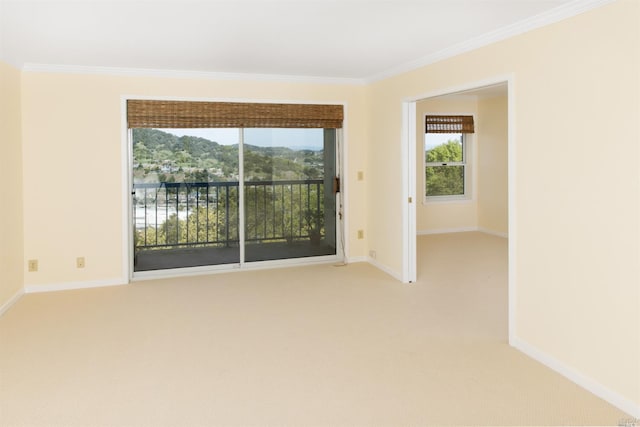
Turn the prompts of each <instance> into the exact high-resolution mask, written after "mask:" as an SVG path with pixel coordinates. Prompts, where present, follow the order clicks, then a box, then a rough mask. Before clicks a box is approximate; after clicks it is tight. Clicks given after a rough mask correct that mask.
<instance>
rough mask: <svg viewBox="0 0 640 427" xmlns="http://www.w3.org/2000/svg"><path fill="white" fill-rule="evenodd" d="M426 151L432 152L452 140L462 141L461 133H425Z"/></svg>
mask: <svg viewBox="0 0 640 427" xmlns="http://www.w3.org/2000/svg"><path fill="white" fill-rule="evenodd" d="M424 135H425V137H424V149H425V150H431V149H432V148H435V147H437V146H438V145H440V144H444V143H446V142H447V141H449V140H450V139H456V140H458V141H459V140H460V134H459V133H425V134H424Z"/></svg>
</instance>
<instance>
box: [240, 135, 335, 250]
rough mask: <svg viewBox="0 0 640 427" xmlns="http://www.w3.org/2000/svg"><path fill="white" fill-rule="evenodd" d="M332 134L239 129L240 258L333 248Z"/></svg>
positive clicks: (333, 155)
mask: <svg viewBox="0 0 640 427" xmlns="http://www.w3.org/2000/svg"><path fill="white" fill-rule="evenodd" d="M335 135H336V131H335V129H326V130H325V129H279V128H278V129H269V128H266V129H263V128H258V129H246V130H245V131H244V143H243V166H244V168H243V169H244V182H243V187H244V199H243V200H244V204H243V206H244V210H243V212H244V224H245V226H244V230H245V235H244V242H245V245H244V255H245V256H244V261H246V262H252V261H267V260H274V259H288V258H300V257H310V256H320V255H335V254H336V233H335V222H336V205H335V193H334V188H333V182H334V176H335V148H334V147H335Z"/></svg>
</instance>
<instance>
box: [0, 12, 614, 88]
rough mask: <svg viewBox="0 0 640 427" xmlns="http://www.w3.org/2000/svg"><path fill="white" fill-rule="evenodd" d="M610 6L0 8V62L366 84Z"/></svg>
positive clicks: (23, 65) (22, 64)
mask: <svg viewBox="0 0 640 427" xmlns="http://www.w3.org/2000/svg"><path fill="white" fill-rule="evenodd" d="M606 1H607V0H422V1H417V0H209V1H204V0H200V1H198V0H129V1H125V0H75V1H71V0H67V1H61V0H0V58H1V59H3V60H4V61H6V62H9V63H11V64H14V65H16V66H18V67H29V66H33V65H34V64H40V65H41V64H47V65H56V66H82V67H114V68H126V69H148V70H172V71H175V70H181V71H198V72H215V73H249V74H260V75H286V76H299V77H321V78H335V79H358V80H367V79H369V80H371V79H375V78H376V77H379V76H384V75H390V74H393V73H395V72H398V71H404V70H405V69H411V68H415V66H418V65H423V63H428V62H433V61H434V60H437V59H441V58H442V57H446V56H447V55H449V54H455V53H460V52H461V51H464V50H468V49H470V48H473V47H478V46H479V45H482V44H486V43H489V42H491V41H495V40H499V39H500V38H504V37H507V36H509V35H512V34H517V33H518V32H521V31H525V30H527V29H530V28H534V27H536V26H540V25H544V24H546V23H549V22H554V21H557V20H558V19H562V18H564V17H567V16H570V15H572V14H576V13H580V12H581V11H583V10H585V9H588V8H592V7H595V6H597V5H598V4H601V3H604V2H606Z"/></svg>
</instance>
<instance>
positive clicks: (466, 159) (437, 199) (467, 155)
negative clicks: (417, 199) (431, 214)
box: [421, 112, 477, 205]
mask: <svg viewBox="0 0 640 427" xmlns="http://www.w3.org/2000/svg"><path fill="white" fill-rule="evenodd" d="M436 115H467V116H473V119H474V122H476V128H477V120H476V117H475V114H470V113H451V114H449V113H446V114H445V113H441V112H439V113H437V114H434V113H426V114H425V115H424V117H423V119H422V123H423V130H422V147H421V152H422V154H421V156H422V203H423V204H425V205H426V204H432V203H451V202H471V201H473V200H475V193H474V188H475V182H476V176H475V168H474V167H473V165H474V164H475V150H474V149H473V142H474V140H475V138H474V137H475V135H476V134H475V133H462V159H463V161H462V162H447V163H446V165H447V166H463V167H464V194H460V195H447V196H427V177H426V170H427V166H442V165H443V162H435V163H434V162H427V156H426V154H427V152H426V150H425V144H426V138H427V132H426V129H424V122H425V119H426V116H436ZM476 132H477V129H476ZM452 133H453V132H452Z"/></svg>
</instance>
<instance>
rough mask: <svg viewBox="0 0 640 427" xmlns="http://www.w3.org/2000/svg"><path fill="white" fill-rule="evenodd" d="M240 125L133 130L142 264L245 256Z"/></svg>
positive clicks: (137, 260) (137, 264)
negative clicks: (241, 230) (241, 227)
mask: <svg viewBox="0 0 640 427" xmlns="http://www.w3.org/2000/svg"><path fill="white" fill-rule="evenodd" d="M239 135H240V132H239V130H238V129H132V148H133V157H132V160H133V161H132V165H133V173H132V183H133V190H132V196H133V202H132V207H133V213H132V214H133V225H134V230H133V242H134V262H133V266H134V271H135V272H138V271H150V270H162V269H172V268H184V267H199V266H206V265H217V264H231V263H239V262H240V244H239V233H238V230H239V219H240V218H239V182H238V181H239V175H240V172H239V161H238V158H239V153H238V148H239Z"/></svg>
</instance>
